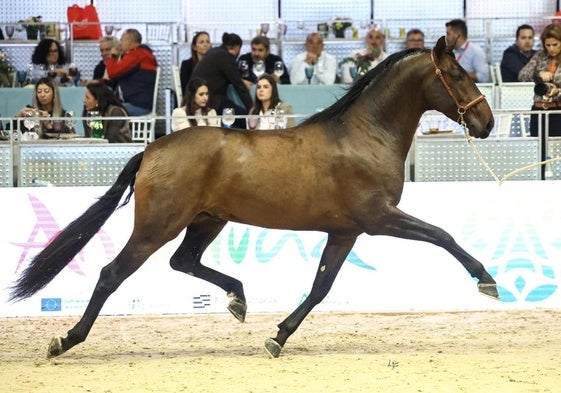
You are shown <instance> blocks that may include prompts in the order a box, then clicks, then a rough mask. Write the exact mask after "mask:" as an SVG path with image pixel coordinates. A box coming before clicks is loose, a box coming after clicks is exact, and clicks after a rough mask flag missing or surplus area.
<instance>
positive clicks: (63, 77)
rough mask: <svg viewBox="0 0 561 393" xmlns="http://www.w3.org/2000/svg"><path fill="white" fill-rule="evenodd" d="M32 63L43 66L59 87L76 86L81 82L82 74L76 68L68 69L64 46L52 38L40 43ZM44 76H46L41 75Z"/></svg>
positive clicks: (34, 52) (32, 57)
mask: <svg viewBox="0 0 561 393" xmlns="http://www.w3.org/2000/svg"><path fill="white" fill-rule="evenodd" d="M31 62H32V63H33V64H35V65H38V66H43V68H44V69H45V73H48V74H49V76H50V77H51V78H53V79H55V80H56V83H57V84H58V85H59V86H75V85H77V84H78V82H79V81H80V72H79V71H78V69H77V68H76V67H75V66H68V67H67V65H66V56H65V55H64V50H63V49H62V46H61V45H60V43H59V42H58V41H56V40H53V39H52V38H44V39H42V40H41V41H39V43H38V44H37V46H36V47H35V50H34V51H33V55H32V56H31ZM43 76H45V75H41V77H43ZM32 82H35V81H32Z"/></svg>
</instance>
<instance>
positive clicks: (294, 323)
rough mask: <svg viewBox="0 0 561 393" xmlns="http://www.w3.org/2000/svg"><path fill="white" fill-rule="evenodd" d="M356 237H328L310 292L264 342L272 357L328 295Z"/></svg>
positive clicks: (276, 354) (276, 355) (277, 353)
mask: <svg viewBox="0 0 561 393" xmlns="http://www.w3.org/2000/svg"><path fill="white" fill-rule="evenodd" d="M355 240H356V237H335V236H333V235H329V237H328V239H327V244H326V245H325V248H324V249H323V253H322V255H321V260H320V262H319V266H318V270H317V272H316V277H315V279H314V284H313V286H312V290H311V291H310V294H309V295H308V297H307V298H306V299H305V300H304V301H303V302H302V303H301V304H300V306H298V308H297V309H296V310H294V311H293V312H292V314H290V315H289V316H288V317H287V318H286V319H285V320H284V321H282V322H281V323H280V324H279V325H278V327H279V331H278V333H277V336H276V337H275V338H274V339H273V338H269V339H267V340H266V341H265V349H266V350H267V352H268V353H269V355H270V356H272V357H275V358H276V357H278V356H279V354H280V351H281V349H282V347H283V346H284V344H285V343H286V340H288V338H289V337H290V336H291V335H292V333H294V332H295V331H296V329H298V326H300V324H301V323H302V321H303V320H304V318H306V316H307V315H308V313H309V312H310V311H312V309H313V308H314V307H315V305H316V304H318V303H320V302H321V301H322V300H323V299H324V298H325V296H327V294H328V293H329V290H330V289H331V286H332V285H333V281H335V277H337V273H339V270H340V269H341V266H342V265H343V262H345V259H346V258H347V255H348V254H349V252H350V251H351V249H352V248H353V245H354V243H355Z"/></svg>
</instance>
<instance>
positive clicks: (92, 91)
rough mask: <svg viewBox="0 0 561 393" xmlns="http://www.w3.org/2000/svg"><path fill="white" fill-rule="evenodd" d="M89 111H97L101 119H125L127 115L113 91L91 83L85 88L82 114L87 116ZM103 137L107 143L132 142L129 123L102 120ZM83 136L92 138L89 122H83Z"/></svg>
mask: <svg viewBox="0 0 561 393" xmlns="http://www.w3.org/2000/svg"><path fill="white" fill-rule="evenodd" d="M89 111H98V112H99V114H100V116H101V117H127V116H128V115H129V114H128V113H127V111H126V109H125V108H124V107H123V105H122V104H121V103H120V102H119V100H118V99H117V98H116V97H115V95H114V94H113V91H112V90H111V89H110V88H109V87H108V86H106V85H104V84H102V83H99V82H93V83H89V84H88V85H87V86H86V95H85V97H84V113H83V114H82V116H83V117H86V116H87V113H88V112H89ZM102 125H103V137H104V138H105V139H107V140H108V141H109V143H130V142H132V138H131V131H130V128H129V121H128V120H126V119H122V120H117V119H114V120H103V121H102ZM84 134H85V135H86V137H87V138H91V137H92V129H91V127H90V125H89V122H87V121H84Z"/></svg>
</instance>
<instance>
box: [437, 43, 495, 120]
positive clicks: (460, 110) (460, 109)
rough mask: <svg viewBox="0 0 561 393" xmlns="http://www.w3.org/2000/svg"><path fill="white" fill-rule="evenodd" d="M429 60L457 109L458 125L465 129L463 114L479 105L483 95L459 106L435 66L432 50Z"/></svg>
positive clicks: (483, 97) (440, 72)
mask: <svg viewBox="0 0 561 393" xmlns="http://www.w3.org/2000/svg"><path fill="white" fill-rule="evenodd" d="M430 59H431V61H432V64H433V65H434V71H435V72H436V76H438V79H440V81H441V82H442V84H443V85H444V88H445V89H446V91H447V92H448V95H449V96H450V97H452V99H453V100H454V103H455V104H456V107H457V108H458V115H459V118H458V123H460V124H461V125H462V127H465V124H466V123H465V121H464V114H465V113H466V112H467V111H468V109H470V108H471V107H473V106H475V105H477V104H479V103H480V102H481V101H483V100H484V99H485V96H484V95H483V94H481V95H480V96H479V97H476V98H474V99H473V100H471V101H470V102H468V103H467V105H460V102H459V101H458V99H457V98H456V96H455V95H454V92H453V91H452V89H451V88H450V85H449V84H448V82H446V79H444V76H443V75H442V71H441V70H440V68H438V66H437V65H436V61H435V60H434V49H433V50H431V51H430Z"/></svg>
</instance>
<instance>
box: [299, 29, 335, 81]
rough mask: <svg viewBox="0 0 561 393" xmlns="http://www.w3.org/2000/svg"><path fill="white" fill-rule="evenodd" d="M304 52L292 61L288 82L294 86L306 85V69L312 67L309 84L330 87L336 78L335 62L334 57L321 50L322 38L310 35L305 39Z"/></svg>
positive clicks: (313, 34) (315, 34) (317, 34)
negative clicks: (312, 72)
mask: <svg viewBox="0 0 561 393" xmlns="http://www.w3.org/2000/svg"><path fill="white" fill-rule="evenodd" d="M305 45H306V51H305V52H302V53H300V54H298V55H296V57H294V59H293V60H292V66H291V67H290V81H291V82H292V84H295V85H302V84H307V83H308V78H306V68H307V67H312V68H313V70H314V74H313V76H312V78H311V82H310V83H311V84H315V85H332V84H333V83H334V82H335V77H336V76H337V60H336V59H335V56H333V55H330V54H329V53H327V52H325V51H324V50H323V37H322V36H321V35H320V34H319V33H311V34H308V36H307V37H306V44H305Z"/></svg>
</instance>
